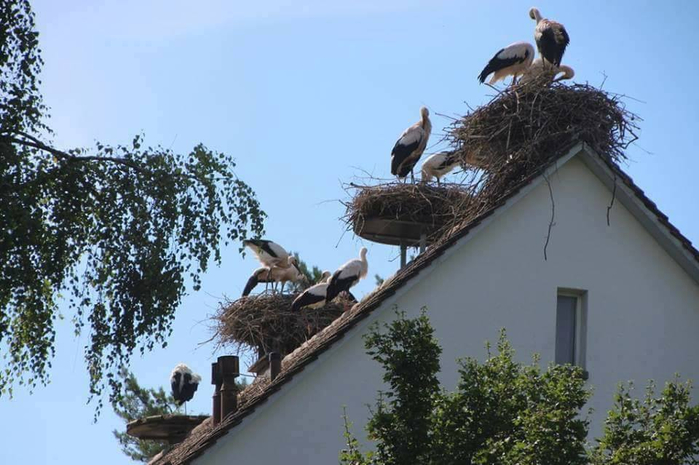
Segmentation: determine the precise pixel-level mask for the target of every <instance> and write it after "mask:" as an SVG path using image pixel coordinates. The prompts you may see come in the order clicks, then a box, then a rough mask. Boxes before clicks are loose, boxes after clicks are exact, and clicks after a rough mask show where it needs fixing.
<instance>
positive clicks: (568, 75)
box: [553, 65, 575, 82]
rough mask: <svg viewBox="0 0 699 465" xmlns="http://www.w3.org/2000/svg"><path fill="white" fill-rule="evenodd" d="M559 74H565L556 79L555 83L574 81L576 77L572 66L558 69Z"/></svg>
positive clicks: (562, 66)
mask: <svg viewBox="0 0 699 465" xmlns="http://www.w3.org/2000/svg"><path fill="white" fill-rule="evenodd" d="M558 72H559V73H563V74H562V75H561V76H559V77H557V78H556V79H554V80H553V81H554V82H558V81H563V80H564V79H573V78H574V77H575V71H574V70H573V68H571V67H570V66H566V65H561V66H559V67H558Z"/></svg>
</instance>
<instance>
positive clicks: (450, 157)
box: [420, 152, 459, 185]
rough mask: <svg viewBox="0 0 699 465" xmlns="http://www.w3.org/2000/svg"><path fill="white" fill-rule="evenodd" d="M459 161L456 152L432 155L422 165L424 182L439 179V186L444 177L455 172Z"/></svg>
mask: <svg viewBox="0 0 699 465" xmlns="http://www.w3.org/2000/svg"><path fill="white" fill-rule="evenodd" d="M458 164H459V161H458V160H457V158H456V155H455V154H454V152H440V153H435V154H434V155H430V156H429V157H428V158H427V160H425V162H424V163H423V164H422V169H421V170H420V171H421V172H422V182H429V181H431V180H432V178H437V185H439V180H440V178H441V177H442V176H444V175H445V174H447V173H449V172H450V171H451V170H453V169H454V168H455V167H456V166H457V165H458Z"/></svg>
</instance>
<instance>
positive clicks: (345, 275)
mask: <svg viewBox="0 0 699 465" xmlns="http://www.w3.org/2000/svg"><path fill="white" fill-rule="evenodd" d="M366 252H367V250H366V247H362V250H360V251H359V258H354V259H352V260H350V261H348V262H347V263H345V264H344V265H342V266H341V267H340V268H338V269H337V271H335V273H333V275H332V277H331V278H330V282H329V283H328V288H327V291H326V296H325V299H326V300H327V301H328V302H330V301H332V300H333V299H334V298H335V297H337V295H338V294H339V293H340V292H342V291H346V292H348V293H349V290H350V288H351V287H352V286H354V285H355V284H357V283H358V282H359V280H360V279H362V278H364V277H366V274H367V273H368V272H369V262H367V259H366Z"/></svg>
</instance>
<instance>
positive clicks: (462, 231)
mask: <svg viewBox="0 0 699 465" xmlns="http://www.w3.org/2000/svg"><path fill="white" fill-rule="evenodd" d="M578 154H584V155H586V156H584V157H583V161H584V162H585V164H586V165H587V166H588V167H589V168H590V169H591V170H592V171H593V172H595V173H596V174H597V175H598V177H600V179H601V180H602V181H603V182H604V183H605V184H607V186H608V187H609V188H610V189H611V190H612V191H613V192H614V196H613V199H618V200H619V201H620V202H623V204H624V206H625V207H626V208H627V209H628V210H629V211H631V212H632V213H633V214H634V215H635V216H636V218H637V219H639V221H640V222H641V223H642V224H643V225H644V226H645V227H646V228H647V229H648V230H649V232H650V233H651V234H652V235H653V236H654V237H656V239H657V240H658V241H659V242H660V243H661V245H662V246H663V247H664V248H665V249H666V251H668V253H669V254H670V255H672V256H673V258H675V260H677V261H678V263H679V264H680V265H681V266H682V267H683V268H684V269H685V270H686V271H687V272H688V273H689V274H690V275H691V276H692V277H693V278H694V279H695V280H696V281H697V282H699V251H698V250H697V249H696V248H694V247H693V246H692V243H691V242H690V241H689V239H687V238H686V237H685V236H683V235H682V234H681V233H680V232H679V230H678V229H677V228H676V227H674V226H673V225H672V224H671V223H670V221H669V219H668V217H667V216H666V215H664V214H663V213H662V212H661V211H660V210H659V209H658V207H657V206H656V204H655V203H654V202H652V201H651V200H650V199H649V198H648V197H646V195H645V194H644V192H643V191H642V190H641V189H640V188H639V187H638V186H637V185H636V184H635V183H634V182H633V180H632V179H631V177H629V176H628V175H627V174H626V173H624V172H623V170H622V169H621V168H620V167H619V166H618V165H617V164H616V163H614V162H613V161H612V160H611V159H609V158H607V157H605V156H601V155H599V154H597V153H595V152H593V151H592V150H591V149H590V148H589V147H587V146H586V144H584V143H577V144H576V145H575V146H574V147H573V148H571V149H570V150H569V151H567V152H563V153H562V155H561V156H559V157H554V158H553V159H552V160H551V161H550V162H549V163H547V164H545V165H543V166H542V167H541V168H539V169H538V170H536V172H534V173H531V174H530V175H529V176H528V177H527V178H526V179H524V180H523V181H522V182H520V183H518V184H517V185H516V186H513V187H512V188H511V189H510V190H509V191H508V192H507V193H506V194H505V195H504V196H503V197H501V198H500V199H498V200H497V201H496V202H495V203H494V204H493V205H492V206H491V207H490V208H489V209H488V210H487V211H485V212H483V213H481V214H479V215H478V216H476V217H474V218H471V219H469V220H468V221H466V222H465V223H464V224H463V225H462V226H460V227H459V228H457V229H456V230H455V231H453V232H452V233H451V234H450V235H449V236H448V237H446V238H444V239H443V240H441V241H440V242H439V243H437V244H435V245H434V246H432V247H430V248H428V250H427V251H426V252H424V253H423V254H421V255H419V256H418V257H417V258H416V259H415V260H413V261H412V262H411V263H409V264H408V265H407V266H405V267H404V268H402V269H401V270H399V271H398V272H397V273H396V274H395V275H394V276H393V277H391V278H389V279H387V280H386V281H385V282H384V283H383V284H382V285H381V286H380V287H378V288H377V289H375V290H374V291H373V292H371V293H370V294H369V295H367V296H366V297H365V298H364V299H362V301H361V302H359V303H358V304H356V305H355V306H354V307H352V309H351V310H349V311H348V312H345V313H344V314H343V315H342V316H340V317H339V318H338V319H336V320H335V321H334V322H333V323H332V324H330V325H329V326H328V327H326V328H325V329H324V330H323V331H321V332H319V333H318V334H316V335H315V336H314V337H313V338H311V339H310V340H308V341H307V342H306V343H304V344H303V345H302V346H300V347H299V348H298V349H296V350H295V351H294V352H293V353H291V354H289V355H287V356H286V357H285V358H284V360H283V361H282V369H281V372H280V374H279V375H278V376H277V377H276V378H275V379H274V381H270V379H269V377H267V376H260V377H258V378H257V379H256V380H255V381H254V382H253V383H252V384H251V385H250V386H248V387H247V388H246V389H245V390H244V391H242V392H241V393H240V394H239V397H238V410H237V411H236V412H235V413H233V414H230V415H228V416H227V417H226V418H225V419H223V420H222V421H221V423H220V424H219V425H217V426H216V427H214V426H213V424H212V422H211V419H208V420H206V421H204V422H203V423H202V424H201V425H199V426H198V427H197V428H195V429H194V430H193V431H192V433H191V434H190V435H189V436H188V437H187V438H186V439H185V440H184V441H183V442H181V443H180V444H178V445H176V446H174V447H173V448H172V449H171V450H169V451H168V452H166V453H165V454H163V455H162V456H160V457H156V458H155V459H154V460H153V461H151V463H153V464H157V465H179V464H184V463H188V462H190V461H191V460H193V459H195V458H196V457H198V456H200V455H201V454H202V453H204V451H206V450H207V449H208V448H209V447H211V446H212V445H213V444H215V443H216V441H218V440H219V439H220V438H221V437H223V436H225V435H226V434H227V433H228V432H229V431H230V430H231V429H232V428H234V427H235V426H237V425H238V424H240V423H241V422H242V421H243V420H244V419H245V418H246V417H247V416H249V415H250V414H251V413H253V412H254V411H255V410H256V409H257V408H259V407H260V406H262V405H263V404H264V402H265V401H266V400H267V399H269V397H270V396H272V395H273V394H274V393H275V392H277V391H278V390H280V389H282V388H283V386H284V385H285V384H287V383H288V382H289V381H291V380H292V379H293V378H294V376H296V375H298V374H299V373H300V372H301V371H303V370H304V368H305V367H306V366H308V365H309V364H310V363H312V362H313V361H315V360H316V359H317V358H318V357H319V356H320V355H321V354H322V353H324V352H325V351H326V350H328V349H329V348H330V347H332V346H333V344H334V343H335V342H337V341H338V340H339V339H341V338H342V337H343V336H344V335H345V334H346V333H347V332H348V331H350V330H351V329H353V328H354V327H355V326H356V325H357V324H358V323H359V322H361V321H362V320H363V319H364V318H366V317H367V316H369V315H370V314H371V313H372V312H373V311H374V310H376V309H377V308H379V307H380V306H381V305H382V304H384V303H386V301H387V300H388V299H390V298H391V297H392V296H394V295H395V294H396V293H397V292H398V291H400V290H401V289H402V288H403V287H404V286H406V285H407V284H408V283H409V282H411V281H413V280H414V279H415V278H416V277H417V276H418V275H419V274H421V273H422V272H424V271H425V270H427V268H428V267H430V265H432V264H433V263H434V262H435V260H437V259H439V258H440V257H441V256H442V255H444V254H445V253H446V252H448V251H449V250H450V249H452V248H453V247H454V245H455V244H457V242H459V241H460V240H461V239H462V238H464V237H465V236H467V235H468V234H469V233H471V232H473V231H474V229H476V228H477V227H478V226H479V225H481V224H483V223H484V222H486V221H488V220H489V219H490V218H491V217H493V216H494V215H496V214H497V213H498V211H499V210H501V209H502V207H503V206H504V205H506V204H508V202H510V201H516V199H515V198H516V197H517V196H518V195H522V196H523V195H525V194H526V193H527V192H528V190H530V189H533V187H535V186H536V185H538V184H539V182H541V179H542V178H543V177H544V176H542V175H544V174H547V172H549V171H552V170H556V169H558V168H559V167H560V166H561V165H562V164H563V163H565V162H566V161H568V160H569V159H571V158H572V157H574V156H576V155H578ZM510 203H512V202H510ZM612 221H613V218H612Z"/></svg>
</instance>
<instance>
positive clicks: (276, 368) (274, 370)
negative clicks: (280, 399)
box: [268, 352, 282, 381]
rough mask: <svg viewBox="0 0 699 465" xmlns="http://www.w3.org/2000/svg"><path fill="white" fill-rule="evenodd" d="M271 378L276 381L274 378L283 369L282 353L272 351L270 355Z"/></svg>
mask: <svg viewBox="0 0 699 465" xmlns="http://www.w3.org/2000/svg"><path fill="white" fill-rule="evenodd" d="M268 357H269V380H270V381H274V379H275V378H276V377H277V376H279V373H280V372H281V371H282V354H280V353H279V352H271V353H270V354H269V355H268Z"/></svg>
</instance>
